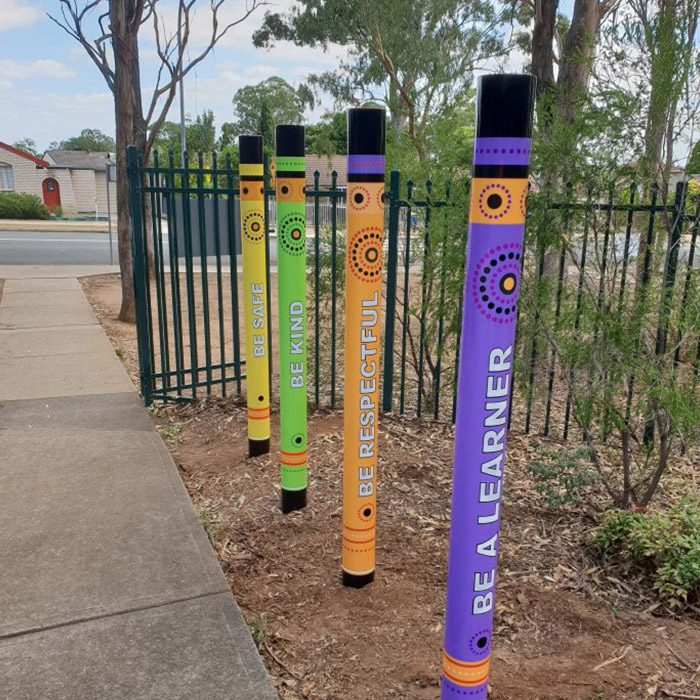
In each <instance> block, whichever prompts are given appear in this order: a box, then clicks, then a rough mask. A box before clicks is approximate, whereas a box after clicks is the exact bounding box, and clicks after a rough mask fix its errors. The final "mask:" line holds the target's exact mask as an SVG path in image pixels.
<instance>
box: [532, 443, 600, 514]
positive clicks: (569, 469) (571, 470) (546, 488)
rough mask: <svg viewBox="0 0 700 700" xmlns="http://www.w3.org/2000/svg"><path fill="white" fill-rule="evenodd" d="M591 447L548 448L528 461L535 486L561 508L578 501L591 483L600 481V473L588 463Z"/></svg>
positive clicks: (576, 503) (548, 501) (575, 503)
mask: <svg viewBox="0 0 700 700" xmlns="http://www.w3.org/2000/svg"><path fill="white" fill-rule="evenodd" d="M588 459H589V455H588V449H587V448H585V447H584V448H579V449H573V450H567V449H556V450H551V449H545V450H543V451H542V457H541V459H536V460H535V461H533V462H532V463H531V464H529V465H528V467H527V470H528V472H530V474H531V476H532V477H533V479H534V481H535V490H536V491H537V492H538V493H540V494H542V495H543V496H545V497H546V498H547V505H549V506H551V507H553V508H557V507H560V506H566V505H578V504H580V503H582V502H583V495H584V493H585V491H586V488H587V487H588V486H591V485H592V484H594V483H596V482H597V481H598V474H597V473H596V472H595V471H593V469H591V468H590V467H589V466H588Z"/></svg>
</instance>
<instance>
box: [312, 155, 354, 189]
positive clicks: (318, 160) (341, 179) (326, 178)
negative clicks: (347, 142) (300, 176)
mask: <svg viewBox="0 0 700 700" xmlns="http://www.w3.org/2000/svg"><path fill="white" fill-rule="evenodd" d="M347 167H348V157H347V156H331V157H330V158H329V157H328V156H320V155H314V154H311V153H310V154H308V155H307V156H306V184H307V186H311V187H313V185H314V173H315V172H316V171H317V170H318V175H319V177H318V184H319V186H320V187H330V186H331V180H332V178H331V174H332V173H333V171H334V170H335V172H336V173H338V179H337V180H336V184H337V185H338V187H347V184H348V178H347Z"/></svg>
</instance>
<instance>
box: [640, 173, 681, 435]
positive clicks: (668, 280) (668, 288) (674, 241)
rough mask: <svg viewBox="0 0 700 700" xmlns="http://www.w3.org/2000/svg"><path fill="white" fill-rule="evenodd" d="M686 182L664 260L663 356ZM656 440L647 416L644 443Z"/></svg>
mask: <svg viewBox="0 0 700 700" xmlns="http://www.w3.org/2000/svg"><path fill="white" fill-rule="evenodd" d="M686 189H687V187H686V182H685V181H682V182H677V183H676V196H675V199H674V202H673V207H672V209H671V211H672V212H673V228H672V229H671V235H670V236H669V238H668V248H667V249H666V260H665V262H664V276H663V282H662V292H661V308H660V309H659V327H658V329H657V331H656V347H655V348H654V354H655V355H656V356H657V357H661V356H662V355H664V354H665V353H666V336H667V335H668V324H669V316H670V313H669V312H670V308H669V307H670V305H671V298H672V296H673V288H674V287H675V284H676V270H677V268H678V248H679V247H680V242H681V235H682V234H683V225H684V223H685V195H686ZM653 441H654V419H653V417H649V418H647V422H646V424H645V426H644V445H645V446H650V445H651V444H652V443H653Z"/></svg>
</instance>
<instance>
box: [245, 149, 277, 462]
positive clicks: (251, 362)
mask: <svg viewBox="0 0 700 700" xmlns="http://www.w3.org/2000/svg"><path fill="white" fill-rule="evenodd" d="M238 143H239V146H238V148H239V153H240V165H239V175H240V185H239V187H240V195H241V199H240V208H241V233H242V235H241V249H242V258H243V311H244V318H245V353H246V357H245V360H246V375H247V379H246V401H247V404H248V454H249V455H250V456H251V457H253V456H256V455H261V454H265V453H266V452H268V451H269V449H270V357H269V348H268V333H269V325H268V324H269V319H268V311H267V271H266V265H265V206H264V202H263V164H262V139H261V138H260V137H259V136H241V137H240V138H239V141H238Z"/></svg>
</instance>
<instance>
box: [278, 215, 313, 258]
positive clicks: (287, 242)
mask: <svg viewBox="0 0 700 700" xmlns="http://www.w3.org/2000/svg"><path fill="white" fill-rule="evenodd" d="M277 235H278V237H279V238H278V240H279V244H280V245H281V246H282V247H283V248H284V250H285V251H286V252H287V253H289V254H290V255H304V253H305V252H306V217H305V216H304V215H303V214H299V213H296V212H292V213H289V214H285V215H284V216H281V217H280V218H279V227H278V231H277Z"/></svg>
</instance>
